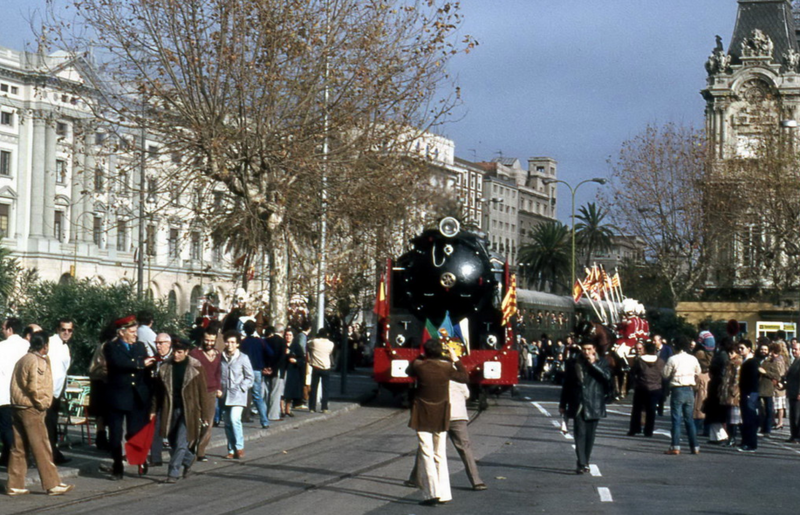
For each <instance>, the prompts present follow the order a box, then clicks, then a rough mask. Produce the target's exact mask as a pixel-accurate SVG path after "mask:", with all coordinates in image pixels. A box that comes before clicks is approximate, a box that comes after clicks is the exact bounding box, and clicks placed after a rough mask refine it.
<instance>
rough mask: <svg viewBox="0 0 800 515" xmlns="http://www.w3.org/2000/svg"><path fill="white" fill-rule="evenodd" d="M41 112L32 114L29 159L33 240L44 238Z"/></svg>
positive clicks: (43, 142) (43, 125) (43, 164)
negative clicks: (31, 151)
mask: <svg viewBox="0 0 800 515" xmlns="http://www.w3.org/2000/svg"><path fill="white" fill-rule="evenodd" d="M42 116H43V113H42V112H41V111H34V112H33V141H32V143H33V153H32V154H33V155H32V159H31V188H30V192H31V214H30V217H31V218H30V221H31V230H30V235H31V236H32V237H34V238H41V237H42V236H44V232H43V223H44V191H43V185H44V167H45V158H44V154H45V121H44V119H43V118H42Z"/></svg>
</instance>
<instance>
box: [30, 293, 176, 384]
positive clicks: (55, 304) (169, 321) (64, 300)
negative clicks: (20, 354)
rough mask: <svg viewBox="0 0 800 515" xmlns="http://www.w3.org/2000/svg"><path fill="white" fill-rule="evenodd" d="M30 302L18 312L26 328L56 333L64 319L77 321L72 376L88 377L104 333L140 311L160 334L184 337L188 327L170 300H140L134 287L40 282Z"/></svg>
mask: <svg viewBox="0 0 800 515" xmlns="http://www.w3.org/2000/svg"><path fill="white" fill-rule="evenodd" d="M26 293H27V298H26V299H25V301H24V303H22V305H21V306H20V307H19V309H18V315H17V316H19V317H20V318H21V319H22V322H23V323H24V324H30V323H35V324H39V325H40V326H41V327H42V328H43V329H44V330H45V331H47V332H48V333H52V332H53V331H54V330H55V328H56V322H57V321H58V320H59V319H60V318H62V317H70V318H72V319H73V320H74V321H75V326H76V327H75V334H74V335H73V336H72V340H71V342H70V350H71V353H72V367H71V368H70V371H69V372H70V374H74V375H86V373H87V372H88V367H89V362H90V360H91V357H92V353H93V352H94V349H95V347H96V346H97V344H98V343H99V342H98V337H99V335H100V332H101V331H102V329H103V328H104V327H105V326H106V325H107V324H108V323H109V322H111V321H113V320H116V319H118V318H122V317H124V316H127V315H132V314H136V313H138V312H139V311H140V310H143V309H148V310H150V311H151V312H152V313H153V315H154V317H155V322H154V323H153V328H154V329H155V330H156V331H158V332H168V333H170V334H177V335H179V336H184V334H183V332H184V329H185V326H184V325H183V323H182V321H181V320H180V318H179V317H178V316H177V315H176V314H175V313H172V312H170V310H169V309H168V306H167V302H166V300H164V299H162V300H156V301H153V300H151V299H148V298H143V299H142V300H138V299H137V298H136V292H135V291H134V290H133V288H132V287H131V286H130V285H127V284H116V285H101V284H97V283H96V282H94V281H92V280H90V279H84V280H81V281H70V282H66V283H54V282H49V281H45V282H37V283H36V284H34V285H30V286H28V288H27V291H26Z"/></svg>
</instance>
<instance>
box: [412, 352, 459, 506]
mask: <svg viewBox="0 0 800 515" xmlns="http://www.w3.org/2000/svg"><path fill="white" fill-rule="evenodd" d="M424 349H425V357H424V358H422V357H420V358H418V359H416V360H414V361H413V362H412V363H411V365H409V367H408V370H407V372H408V375H410V376H412V377H416V378H417V391H416V395H415V397H414V404H413V406H412V407H411V421H410V422H409V424H408V425H409V427H411V428H412V429H415V430H416V431H417V439H418V441H419V451H418V454H419V456H420V458H421V464H422V471H421V472H422V474H421V475H420V476H421V477H420V482H421V483H422V485H421V486H422V490H423V492H424V496H425V499H424V500H423V501H422V503H421V504H424V505H427V506H434V505H436V504H439V503H446V502H449V501H450V500H452V495H451V493H450V475H449V472H448V470H447V430H448V429H449V428H450V396H449V385H450V381H451V380H452V381H456V382H458V383H466V382H467V379H468V375H467V371H466V369H465V368H464V365H463V364H462V363H461V361H459V359H458V356H456V354H455V352H454V351H453V349H450V348H448V352H449V354H450V359H449V360H448V359H445V358H444V357H443V350H442V342H441V341H440V340H438V339H431V340H428V341H427V342H425V345H424ZM454 365H455V366H454Z"/></svg>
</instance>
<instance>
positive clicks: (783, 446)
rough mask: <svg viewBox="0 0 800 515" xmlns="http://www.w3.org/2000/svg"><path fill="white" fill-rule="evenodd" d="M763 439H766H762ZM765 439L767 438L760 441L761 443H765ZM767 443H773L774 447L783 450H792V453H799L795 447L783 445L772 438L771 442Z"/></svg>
mask: <svg viewBox="0 0 800 515" xmlns="http://www.w3.org/2000/svg"><path fill="white" fill-rule="evenodd" d="M764 440H766V439H764ZM762 441H763V440H762ZM767 441H769V440H766V441H763V443H762V444H761V445H764V443H767ZM769 443H772V444H774V445H775V446H776V447H780V448H781V449H783V450H786V451H792V452H794V453H796V454H800V451H798V450H797V449H793V448H791V447H789V446H788V445H784V444H782V443H780V442H776V441H774V440H773V441H771V442H769Z"/></svg>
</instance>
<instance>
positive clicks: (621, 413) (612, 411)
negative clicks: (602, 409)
mask: <svg viewBox="0 0 800 515" xmlns="http://www.w3.org/2000/svg"><path fill="white" fill-rule="evenodd" d="M606 411H607V412H608V413H613V414H614V415H622V416H623V417H630V416H631V414H630V412H627V413H626V412H624V411H617V410H615V409H608V408H606Z"/></svg>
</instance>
